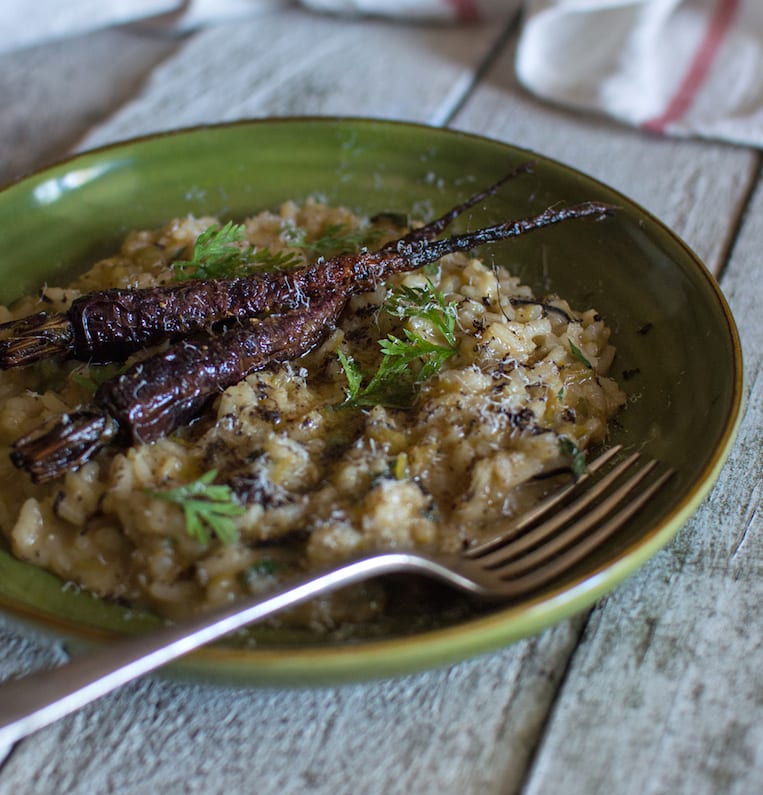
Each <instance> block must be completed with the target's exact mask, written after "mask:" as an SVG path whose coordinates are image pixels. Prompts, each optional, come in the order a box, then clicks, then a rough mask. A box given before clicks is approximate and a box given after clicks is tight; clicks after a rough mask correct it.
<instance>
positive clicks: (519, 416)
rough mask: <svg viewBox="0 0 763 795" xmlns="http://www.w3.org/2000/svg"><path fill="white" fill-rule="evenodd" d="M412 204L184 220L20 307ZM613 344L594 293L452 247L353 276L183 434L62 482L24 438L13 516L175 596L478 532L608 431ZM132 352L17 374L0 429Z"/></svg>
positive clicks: (148, 595)
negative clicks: (355, 283) (35, 472)
mask: <svg viewBox="0 0 763 795" xmlns="http://www.w3.org/2000/svg"><path fill="white" fill-rule="evenodd" d="M397 221H398V219H395V218H393V217H384V218H380V219H377V220H375V221H374V222H372V223H371V222H368V221H365V220H363V219H360V218H358V217H356V216H354V215H352V214H351V213H350V212H348V211H347V210H344V209H339V208H332V207H328V206H324V205H322V204H320V203H318V202H316V201H308V202H306V203H305V204H304V205H302V206H297V205H295V204H293V203H286V204H284V205H283V206H282V207H281V208H280V210H279V211H278V212H276V213H272V212H263V213H260V214H259V215H256V216H254V217H252V218H249V219H247V220H246V221H245V222H244V223H243V224H242V225H240V226H235V225H232V224H228V225H225V226H221V225H220V224H219V222H218V221H217V220H216V219H213V218H182V219H178V220H173V221H171V222H170V223H169V224H167V225H166V226H165V227H164V228H162V229H159V230H156V231H135V232H132V233H130V234H129V235H128V236H127V238H126V240H125V241H124V243H123V244H122V247H121V249H120V250H119V252H118V253H116V254H115V255H114V256H113V257H110V258H108V259H105V260H103V261H102V262H99V263H97V264H96V265H95V266H94V267H93V268H92V269H91V270H90V271H88V272H87V273H85V274H83V275H82V276H80V277H79V278H78V279H77V280H76V281H74V282H73V283H72V284H71V285H70V286H68V287H62V288H59V287H45V288H43V290H42V291H41V292H40V294H39V295H37V296H31V297H28V298H24V299H22V300H20V301H19V302H17V303H16V304H15V305H14V306H13V308H12V309H11V310H9V309H6V308H1V309H0V321H2V322H7V321H10V320H14V319H16V318H20V317H23V316H25V315H29V314H31V313H35V312H40V311H41V310H45V311H46V312H50V313H55V312H63V311H66V310H67V308H68V307H69V306H70V305H71V303H72V301H74V300H75V299H76V298H77V297H78V296H80V295H82V294H84V293H88V292H91V291H94V290H102V289H105V288H110V287H120V288H138V287H141V288H145V287H152V286H155V285H161V284H168V283H173V282H180V281H183V280H187V279H198V278H217V277H220V276H224V277H227V278H230V277H232V276H235V275H237V274H238V273H239V269H240V268H247V269H252V268H258V269H267V268H276V269H281V270H283V269H288V268H293V267H294V266H296V265H298V264H301V263H303V262H304V261H305V260H315V259H316V258H319V257H330V256H332V255H333V254H335V253H336V252H337V251H342V250H345V249H346V248H347V247H353V248H357V247H362V246H374V247H377V246H381V245H384V242H385V241H387V240H391V239H394V238H395V237H396V236H397V235H398V234H399V230H398V229H397V228H395V224H396V223H397ZM236 252H238V253H236ZM243 255H245V256H243ZM163 344H166V343H163ZM154 350H155V348H154ZM149 352H150V351H143V350H142V351H138V352H137V353H132V354H131V355H130V357H129V359H128V360H127V364H128V365H129V364H133V363H135V362H138V361H141V360H143V359H145V358H146V357H147V355H148V353H149ZM613 355H614V349H613V348H612V346H610V344H609V330H608V328H607V326H606V325H605V321H604V320H603V319H602V318H601V317H600V316H599V315H598V314H597V313H596V310H595V309H593V308H590V307H579V306H570V305H569V304H568V303H567V301H566V300H565V299H564V297H558V296H542V297H540V296H534V295H533V293H532V292H531V291H530V289H529V288H528V287H526V286H523V285H521V284H520V283H519V281H518V280H517V279H516V278H514V277H513V276H512V275H511V273H510V270H509V268H505V267H495V266H490V265H487V264H485V263H484V262H481V261H480V260H478V259H474V258H473V257H471V256H469V255H468V254H467V253H454V254H448V255H446V256H444V257H442V259H440V260H439V261H437V262H436V263H433V264H429V265H427V266H426V267H423V268H420V269H418V270H415V271H412V272H409V273H403V274H398V275H395V276H393V277H391V278H390V279H388V280H386V281H385V282H384V283H380V284H379V285H378V286H377V288H376V289H375V290H373V291H371V292H364V293H362V294H358V295H354V296H353V297H352V298H351V299H350V301H349V304H348V305H347V307H346V308H345V310H344V311H343V313H342V314H341V316H340V317H339V320H338V323H337V324H336V327H335V328H333V330H332V331H331V332H330V333H329V334H328V336H324V337H323V338H322V339H321V340H320V341H319V342H318V344H317V345H316V346H315V347H314V348H313V349H312V350H310V351H309V352H308V353H307V354H306V355H303V356H301V357H299V358H296V359H293V360H290V361H283V362H280V363H276V364H272V365H271V366H269V367H267V368H266V369H263V370H260V371H259V372H255V373H253V374H252V375H249V376H248V377H246V378H244V379H243V380H241V381H240V382H238V383H236V384H235V385H233V386H229V387H228V388H227V389H225V390H224V391H222V392H221V393H220V394H218V395H217V396H216V397H214V399H213V401H212V402H210V403H209V404H208V405H207V406H206V408H205V409H204V410H203V412H202V413H201V416H200V417H199V419H197V420H196V421H195V422H193V423H191V424H188V425H186V426H183V427H180V428H179V429H177V430H174V431H173V432H172V433H170V434H169V435H166V436H164V437H163V438H159V439H157V440H155V441H151V442H150V443H140V442H137V443H131V444H130V445H128V446H126V447H125V446H122V447H121V448H120V447H118V446H117V447H112V446H105V447H103V448H102V449H100V450H99V451H98V452H97V453H96V454H95V455H93V456H92V457H91V458H90V460H88V461H86V462H85V463H83V464H82V465H81V466H79V468H76V469H72V470H70V471H68V472H67V473H66V474H65V475H64V476H63V477H59V478H57V479H54V480H51V481H49V482H45V483H34V482H33V481H32V480H31V479H30V478H29V477H28V475H27V474H26V473H24V472H21V471H19V470H18V469H17V468H15V467H14V466H13V464H12V463H11V461H10V459H9V456H8V455H7V454H5V455H3V456H2V457H0V477H2V496H1V497H0V526H1V527H2V530H3V532H4V533H5V535H6V536H7V538H8V540H9V543H10V545H11V547H12V550H13V552H14V554H15V555H17V556H18V557H19V558H21V559H22V560H25V561H29V562H31V563H33V564H35V565H37V566H41V567H44V568H46V569H49V570H50V571H52V572H55V573H56V574H57V575H59V576H60V577H61V578H62V579H63V580H65V581H72V582H75V583H77V584H79V585H81V586H82V587H83V588H85V589H87V590H89V591H91V592H92V593H94V594H97V595H99V596H102V597H105V598H109V599H114V600H120V601H122V602H124V603H128V604H132V605H139V606H147V607H149V608H151V609H154V610H156V611H157V612H159V613H161V614H164V615H169V616H173V617H174V616H179V615H182V614H186V613H189V612H193V611H195V610H199V609H205V608H207V607H210V606H214V605H218V604H220V603H224V602H228V601H229V600H232V599H235V598H236V597H238V596H241V595H242V594H245V593H252V592H259V591H265V590H267V589H269V588H271V587H273V585H274V584H276V583H277V582H279V581H282V580H284V579H288V578H289V577H290V576H293V575H294V574H295V573H297V572H303V571H305V570H310V569H313V568H315V567H319V566H324V565H325V564H329V563H332V562H334V561H339V560H341V559H343V558H347V557H348V556H353V555H357V554H359V553H362V552H365V551H369V550H373V549H377V548H381V547H384V548H389V547H401V548H403V547H420V546H426V547H434V548H436V549H439V550H446V551H454V550H458V549H461V548H463V547H464V546H465V545H468V544H470V543H473V542H474V541H476V540H480V539H484V538H487V537H490V535H491V527H494V525H495V522H496V521H497V520H499V519H501V518H502V517H506V516H510V515H512V514H513V513H515V512H516V511H517V510H520V509H521V508H522V506H523V500H526V499H527V496H526V495H527V488H526V484H527V483H528V482H529V481H531V480H532V479H533V478H535V477H536V476H537V475H540V474H542V473H544V472H547V471H549V470H555V469H557V468H559V467H560V466H568V467H569V466H577V465H579V463H580V460H581V453H582V452H583V451H584V450H585V449H586V448H587V447H589V446H590V445H591V444H594V443H597V442H601V441H602V440H603V439H604V437H605V435H606V432H607V423H608V421H609V419H610V418H611V417H612V416H613V415H614V414H615V412H617V410H618V409H619V408H620V407H621V406H622V405H623V403H624V401H625V396H624V395H623V393H622V392H621V391H620V389H619V388H618V386H617V385H616V384H615V382H614V381H612V380H611V379H610V378H608V377H607V371H608V369H609V367H610V364H611V362H612V358H613ZM124 367H125V363H123V362H118V363H116V364H114V363H109V364H101V365H96V364H87V363H84V362H81V361H73V360H62V361H54V360H48V359H45V358H43V359H42V360H41V361H38V362H37V363H35V364H33V365H30V366H28V367H21V368H17V369H12V370H8V371H6V372H4V373H2V376H1V377H0V434H1V435H2V438H1V439H0V441H1V442H2V444H4V445H11V444H12V443H13V442H14V441H15V440H16V439H18V438H19V437H20V436H23V435H25V434H30V433H32V432H33V431H35V429H37V428H38V427H39V426H41V425H44V424H45V423H46V422H51V421H53V420H54V419H55V418H57V417H60V416H61V415H66V414H67V412H72V411H74V410H75V409H76V408H77V407H79V406H81V405H83V404H87V403H88V402H89V401H90V400H91V399H92V396H93V394H94V392H95V391H96V390H97V389H98V388H99V385H100V384H102V383H103V382H104V381H105V380H107V379H110V378H114V377H115V376H117V375H118V374H119V372H120V370H122V368H124ZM376 609H382V608H381V607H380V603H379V602H371V601H363V600H352V599H348V598H347V597H346V596H345V597H342V599H339V598H338V597H335V598H332V599H327V600H325V601H323V602H321V603H319V604H316V605H313V606H311V607H308V608H305V609H303V610H301V611H298V614H297V618H296V619H295V618H294V617H292V619H291V620H299V621H303V622H306V623H312V624H313V625H315V624H318V625H321V626H325V627H331V626H333V625H335V624H336V623H337V622H341V621H344V620H363V619H364V618H367V617H369V616H370V615H371V614H373V611H374V610H376Z"/></svg>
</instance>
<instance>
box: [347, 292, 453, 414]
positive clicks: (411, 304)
mask: <svg viewBox="0 0 763 795" xmlns="http://www.w3.org/2000/svg"><path fill="white" fill-rule="evenodd" d="M384 310H385V311H386V312H388V313H389V314H391V315H393V316H394V317H398V318H401V319H405V318H414V317H416V318H423V319H424V320H426V321H428V322H429V323H430V324H431V325H432V326H433V327H434V328H435V329H436V330H437V331H439V332H440V334H441V336H442V337H443V339H444V340H445V344H440V343H436V342H431V341H430V340H428V339H425V338H424V337H422V336H421V335H419V334H416V333H414V332H412V331H409V330H408V329H403V334H404V335H405V338H404V339H401V338H400V337H396V336H395V335H394V334H388V335H387V337H386V339H381V340H379V347H380V348H381V352H382V360H381V362H380V364H379V367H378V369H377V371H376V373H375V374H374V375H373V377H372V378H371V379H370V380H369V381H368V383H367V384H366V386H365V387H363V386H362V384H363V380H364V376H363V373H362V372H361V370H360V368H359V367H358V366H357V364H356V363H355V361H354V360H353V359H352V357H349V356H346V355H345V354H344V353H342V352H341V351H339V353H338V356H339V361H340V363H341V365H342V368H343V369H344V373H345V376H346V378H347V398H346V400H345V401H344V403H342V406H345V407H349V406H354V407H358V406H377V405H382V406H391V407H398V408H404V407H407V406H410V405H411V403H412V402H413V399H414V397H415V388H416V386H417V385H418V384H419V383H420V382H421V381H424V380H425V379H426V378H429V377H430V376H432V375H434V374H435V373H436V372H437V371H438V370H439V369H440V368H441V367H442V365H443V364H444V363H445V362H446V361H447V360H448V359H450V357H451V356H454V355H455V354H456V353H457V351H458V347H457V345H456V333H455V330H456V303H455V302H454V301H452V302H450V303H447V302H446V301H445V297H444V296H443V294H442V293H439V292H437V291H436V290H435V289H434V286H433V285H432V283H431V282H427V285H426V287H402V288H400V289H398V290H394V291H393V292H392V293H391V295H390V297H389V299H388V300H387V302H386V303H385V304H384ZM413 363H419V364H420V367H419V368H418V370H417V371H416V372H415V373H412V372H411V369H410V367H409V365H411V364H413Z"/></svg>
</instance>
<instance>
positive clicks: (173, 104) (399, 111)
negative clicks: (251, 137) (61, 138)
mask: <svg viewBox="0 0 763 795" xmlns="http://www.w3.org/2000/svg"><path fill="white" fill-rule="evenodd" d="M499 34H500V26H498V25H496V24H493V25H489V26H488V25H482V26H478V25H474V26H469V27H466V28H453V27H441V26H436V25H423V24H422V25H414V26H406V25H395V24H393V23H390V22H386V21H383V20H350V19H335V18H332V17H328V16H327V17H324V16H320V15H313V14H310V13H308V12H306V11H303V10H300V9H286V10H284V11H283V12H281V13H279V14H274V15H265V16H263V17H258V18H256V19H255V20H253V21H251V22H240V23H239V24H236V25H219V26H217V27H212V28H209V29H208V30H204V31H201V32H200V33H199V34H198V35H197V36H195V37H194V38H193V39H192V40H191V41H190V42H188V43H187V44H186V45H185V46H184V47H183V48H182V49H181V50H180V51H179V52H178V54H177V55H176V56H175V57H173V58H172V59H171V60H168V61H167V62H166V63H165V64H164V65H163V66H160V67H159V68H157V69H156V70H155V72H154V74H153V76H152V78H151V80H150V81H149V84H148V86H147V87H146V89H145V90H144V91H143V92H142V93H141V95H140V97H138V98H136V100H135V101H134V102H130V103H127V104H126V105H125V106H124V107H123V108H122V109H121V110H120V111H118V112H117V113H116V114H114V116H113V117H112V118H111V119H110V120H109V121H107V122H106V123H105V124H102V125H100V126H99V127H98V128H97V129H96V130H95V131H93V133H92V134H90V135H89V136H87V137H86V138H85V139H84V141H83V142H82V144H81V145H82V146H86V147H91V146H95V145H98V144H100V143H105V142H108V141H112V140H115V139H117V138H124V137H130V136H133V135H139V134H144V133H147V132H153V131H158V130H166V129H172V128H179V127H185V126H193V125H197V124H203V123H212V122H222V121H230V120H234V119H243V118H257V117H263V116H292V115H367V116H375V117H380V118H396V119H406V120H409V121H421V122H427V123H432V124H438V123H440V122H441V121H442V120H443V119H445V118H447V116H448V115H449V114H450V113H451V112H452V110H453V108H455V107H456V106H457V105H458V103H459V102H460V101H461V100H462V98H463V97H464V95H465V94H466V93H467V92H468V90H469V88H470V87H471V85H472V82H473V80H474V79H475V75H476V73H477V71H478V70H479V68H480V67H481V65H482V63H483V61H484V60H485V58H486V57H487V55H488V54H489V53H490V52H491V50H492V48H493V46H494V45H495V43H496V40H497V38H498V36H499Z"/></svg>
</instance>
